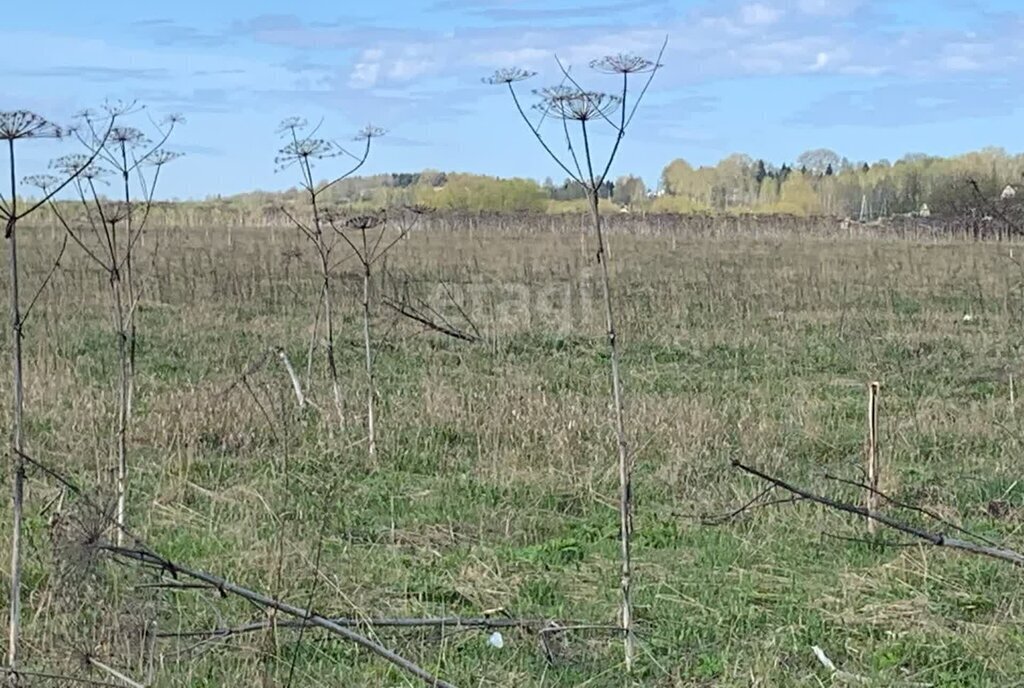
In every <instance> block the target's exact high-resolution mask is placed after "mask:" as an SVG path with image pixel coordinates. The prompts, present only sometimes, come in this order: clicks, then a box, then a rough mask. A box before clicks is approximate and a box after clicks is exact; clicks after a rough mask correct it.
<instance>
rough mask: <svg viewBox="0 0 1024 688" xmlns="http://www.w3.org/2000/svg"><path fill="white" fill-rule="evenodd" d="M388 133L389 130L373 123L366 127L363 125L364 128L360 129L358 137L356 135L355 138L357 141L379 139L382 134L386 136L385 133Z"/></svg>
mask: <svg viewBox="0 0 1024 688" xmlns="http://www.w3.org/2000/svg"><path fill="white" fill-rule="evenodd" d="M386 133H387V131H386V130H384V129H381V128H380V127H375V126H373V125H372V124H367V125H366V126H365V127H363V128H362V129H360V130H359V133H358V134H356V137H355V139H354V140H355V141H369V140H371V139H378V138H380V137H381V136H384V134H386Z"/></svg>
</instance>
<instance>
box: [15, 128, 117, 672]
mask: <svg viewBox="0 0 1024 688" xmlns="http://www.w3.org/2000/svg"><path fill="white" fill-rule="evenodd" d="M106 114H107V117H106V118H105V127H104V129H103V130H102V132H101V131H100V130H97V136H98V137H100V138H101V139H102V140H103V141H106V139H107V138H108V137H109V136H110V132H111V130H112V128H113V127H114V124H115V121H116V119H117V116H118V115H119V112H118V111H116V110H115V109H112V108H111V109H108V110H107V113H106ZM67 133H68V130H66V129H62V128H61V127H59V126H57V125H56V124H54V123H53V122H50V121H49V120H47V119H46V118H44V117H42V116H40V115H37V114H36V113H34V112H29V111H27V110H16V111H9V112H0V141H5V142H6V143H7V164H8V167H9V175H10V176H9V186H8V193H9V194H10V198H7V197H6V196H5V195H4V194H3V193H2V192H0V220H2V221H3V222H4V238H5V239H6V240H7V267H8V274H9V276H10V285H9V295H10V303H9V308H10V323H11V342H10V346H11V378H12V391H13V394H12V400H11V437H10V452H9V456H10V462H11V468H12V476H11V485H12V518H11V589H10V596H9V610H10V615H9V620H8V641H7V642H8V644H7V665H8V666H9V667H11V668H12V669H15V668H16V667H17V664H18V640H19V635H20V632H21V548H22V542H21V535H22V532H21V531H22V522H23V518H24V516H23V510H24V490H25V464H24V461H23V460H22V458H21V457H22V456H23V454H24V450H25V436H24V405H25V396H24V389H25V387H24V378H23V375H22V349H21V344H22V342H21V340H22V336H23V330H24V325H25V319H26V316H27V311H28V310H30V309H26V312H25V313H23V312H22V308H21V291H20V284H19V271H18V243H17V238H18V235H17V229H18V223H19V222H21V221H22V220H24V219H25V218H27V217H28V216H29V215H31V214H32V213H34V212H35V211H36V210H38V209H39V208H41V207H43V206H45V205H46V204H47V203H49V202H50V200H52V199H53V197H54V196H55V195H56V194H58V193H60V192H61V191H62V190H63V189H64V188H65V187H67V186H68V185H69V184H71V183H72V182H73V181H74V180H75V179H76V178H77V177H78V175H79V174H80V173H81V172H82V170H81V169H76V170H68V171H67V172H66V173H65V174H64V175H63V176H62V177H61V178H54V179H53V183H52V184H50V185H49V187H48V188H47V189H46V190H45V191H44V192H43V194H42V196H41V197H40V198H37V199H35V200H33V201H29V202H27V203H25V204H24V207H22V206H19V203H18V201H19V198H18V193H19V186H20V185H19V183H18V166H17V160H18V157H17V145H16V144H19V143H22V142H24V141H28V140H40V139H60V138H62V137H64V136H65V135H66V134H67ZM93 159H95V154H94V155H93V156H92V157H91V158H87V161H88V163H90V164H91V163H92V161H93ZM60 253H61V254H63V247H62V248H61V251H60ZM58 262H59V258H58V261H55V265H56V264H57V263H58ZM51 275H52V272H51ZM48 281H49V277H47V279H46V280H45V281H44V282H43V285H42V286H41V287H40V291H41V290H42V289H43V288H44V287H45V286H46V283H47V282H48ZM37 296H38V294H37ZM34 302H35V298H33V299H32V301H31V303H34Z"/></svg>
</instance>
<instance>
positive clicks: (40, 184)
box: [22, 174, 61, 192]
mask: <svg viewBox="0 0 1024 688" xmlns="http://www.w3.org/2000/svg"><path fill="white" fill-rule="evenodd" d="M60 181H61V180H60V179H58V178H57V177H55V176H53V175H52V174H33V175H30V176H28V177H25V178H24V179H23V180H22V182H23V183H24V184H25V185H26V186H34V187H36V188H37V189H40V190H41V191H44V192H45V191H49V190H50V189H52V188H53V187H55V186H57V185H58V184H60Z"/></svg>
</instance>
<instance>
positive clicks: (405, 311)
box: [381, 297, 480, 343]
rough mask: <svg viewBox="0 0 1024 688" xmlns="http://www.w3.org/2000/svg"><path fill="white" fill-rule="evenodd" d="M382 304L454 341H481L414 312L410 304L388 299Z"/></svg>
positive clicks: (382, 301)
mask: <svg viewBox="0 0 1024 688" xmlns="http://www.w3.org/2000/svg"><path fill="white" fill-rule="evenodd" d="M381 303H383V304H384V305H385V306H387V307H388V308H390V309H391V310H393V311H395V312H396V313H398V314H399V315H402V316H404V317H406V318H409V319H410V320H413V321H415V322H418V323H419V324H420V325H423V326H424V327H426V328H427V329H428V330H433V331H434V332H439V333H440V334H443V335H447V336H449V337H452V338H454V339H460V340H462V341H464V342H470V343H474V342H477V341H479V340H480V338H479V337H476V336H474V335H471V334H469V333H468V332H463V331H462V330H458V329H456V328H454V327H451V326H448V325H443V324H441V323H438V322H435V321H433V320H431V319H430V318H428V317H426V316H424V315H422V314H420V313H419V312H418V311H416V310H413V309H412V307H410V306H409V305H408V304H405V303H398V302H397V301H393V300H392V299H389V298H387V297H385V298H384V299H382V300H381Z"/></svg>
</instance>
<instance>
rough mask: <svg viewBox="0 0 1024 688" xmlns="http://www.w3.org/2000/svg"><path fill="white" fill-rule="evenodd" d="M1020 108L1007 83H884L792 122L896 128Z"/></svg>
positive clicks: (814, 106)
mask: <svg viewBox="0 0 1024 688" xmlns="http://www.w3.org/2000/svg"><path fill="white" fill-rule="evenodd" d="M1022 107H1024V93H1022V92H1021V90H1020V87H1019V85H1018V84H1015V83H1013V82H1012V81H1010V80H1007V79H999V80H990V81H985V82H979V81H976V80H973V79H960V80H943V81H929V82H908V81H900V82H898V83H892V84H886V85H883V86H878V87H875V88H866V89H856V90H845V91H839V92H837V93H833V94H830V95H828V96H826V97H824V98H821V99H818V100H817V101H815V102H813V103H811V104H810V105H809V106H808V107H806V108H804V109H802V110H801V111H799V112H797V113H796V114H795V115H794V116H793V117H792V118H791V120H790V122H791V123H792V124H798V125H813V126H816V127H832V126H864V125H866V124H870V125H871V126H876V127H899V126H910V125H918V124H931V123H935V122H948V121H956V120H970V119H977V118H982V117H1002V116H1006V115H1011V114H1013V113H1014V112H1015V111H1017V110H1019V109H1021V108H1022Z"/></svg>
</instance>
